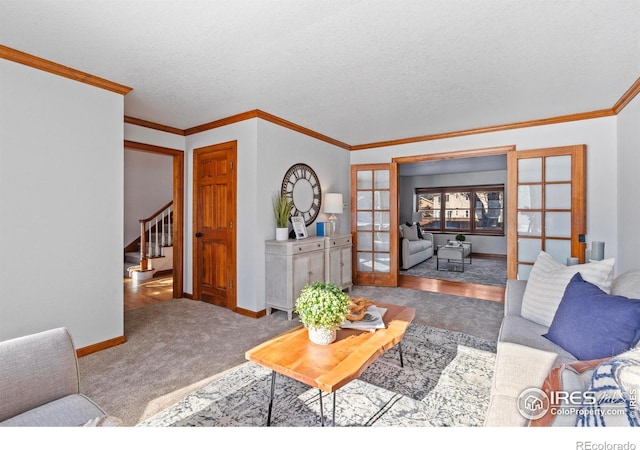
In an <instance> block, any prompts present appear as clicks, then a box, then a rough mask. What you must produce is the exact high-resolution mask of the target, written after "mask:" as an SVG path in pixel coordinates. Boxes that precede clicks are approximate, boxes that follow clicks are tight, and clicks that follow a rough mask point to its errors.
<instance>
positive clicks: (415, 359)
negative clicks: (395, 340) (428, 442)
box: [140, 324, 495, 427]
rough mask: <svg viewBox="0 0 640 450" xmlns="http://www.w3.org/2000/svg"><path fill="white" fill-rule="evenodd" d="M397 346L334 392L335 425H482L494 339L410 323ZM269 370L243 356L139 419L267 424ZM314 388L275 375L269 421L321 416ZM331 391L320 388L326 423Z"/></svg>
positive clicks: (302, 421) (298, 422)
mask: <svg viewBox="0 0 640 450" xmlns="http://www.w3.org/2000/svg"><path fill="white" fill-rule="evenodd" d="M402 349H403V356H404V363H405V364H404V367H401V366H400V363H399V355H398V351H397V347H396V348H394V349H392V350H391V351H389V352H387V353H385V354H384V355H382V356H381V357H380V358H379V359H378V360H377V361H375V362H374V363H373V364H372V365H371V366H370V367H369V368H368V369H367V370H366V371H365V372H364V373H363V374H362V375H361V376H360V378H359V379H357V380H354V381H352V382H351V383H349V384H348V385H346V386H344V387H343V388H341V389H340V390H338V391H337V393H336V411H335V416H336V425H338V426H394V427H397V426H411V427H415V426H481V425H482V424H483V421H484V414H485V411H486V408H487V406H488V402H489V391H490V387H491V376H492V374H493V364H494V361H495V358H494V354H493V353H494V352H495V342H494V341H489V340H486V339H481V338H477V337H474V336H470V335H467V334H464V333H459V332H452V331H447V330H441V329H437V328H432V327H428V326H426V325H418V324H411V325H410V327H409V329H408V330H407V332H406V334H405V337H404V339H403V340H402ZM270 380H271V371H270V370H268V369H265V368H263V367H261V366H259V365H257V364H254V363H251V362H247V363H244V364H242V365H240V366H239V367H237V368H236V369H234V370H232V371H230V372H229V373H227V374H225V375H224V376H222V377H221V378H219V379H217V380H215V381H213V382H212V383H210V384H209V385H207V386H206V387H204V388H202V389H200V390H198V391H196V392H194V393H192V394H190V395H189V396H187V397H186V398H184V399H182V400H181V401H179V402H178V403H177V404H176V405H174V406H172V407H170V408H168V409H166V410H165V411H162V412H160V413H159V414H157V415H155V416H153V417H151V418H149V419H148V420H146V421H144V422H142V423H141V424H140V426H163V427H164V426H264V425H265V420H266V417H267V409H268V402H269V393H270ZM318 395H319V391H318V389H315V388H310V387H309V386H306V385H305V384H303V383H300V382H298V381H295V380H293V379H291V378H288V377H286V376H281V375H278V376H277V378H276V396H275V399H274V408H273V416H272V422H271V425H272V426H284V427H292V426H298V427H300V426H318V425H320V424H321V414H320V404H319V400H318V398H319V397H318ZM331 400H332V396H331V394H324V395H323V403H324V405H325V408H324V413H323V414H324V416H325V420H327V422H328V424H329V423H330V422H331V419H330V418H331V414H332V413H333V404H332V401H331Z"/></svg>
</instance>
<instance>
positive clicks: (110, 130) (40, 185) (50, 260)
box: [0, 59, 124, 347]
mask: <svg viewBox="0 0 640 450" xmlns="http://www.w3.org/2000/svg"><path fill="white" fill-rule="evenodd" d="M0 88H1V89H2V93H1V97H2V101H1V102H0V211H2V220H0V263H1V267H0V286H2V296H1V297H0V340H2V339H8V338H12V337H17V336H21V335H25V334H29V333H34V332H38V331H43V330H46V329H49V328H53V327H60V326H64V327H67V328H68V329H69V330H70V332H71V334H72V336H73V338H74V341H75V344H76V346H77V347H86V346H88V345H92V344H95V343H99V342H103V341H107V340H109V339H113V338H116V337H120V336H123V334H124V323H123V322H124V321H123V291H122V237H123V233H122V220H123V186H124V176H123V150H122V141H123V124H122V117H123V114H124V97H123V96H122V95H120V94H115V93H113V92H109V91H106V90H103V89H99V88H96V87H92V86H89V85H87V84H83V83H79V82H76V81H72V80H69V79H67V78H62V77H59V76H56V75H52V74H49V73H47V72H43V71H39V70H36V69H33V68H30V67H27V66H24V65H20V64H16V63H13V62H11V61H7V60H4V59H0Z"/></svg>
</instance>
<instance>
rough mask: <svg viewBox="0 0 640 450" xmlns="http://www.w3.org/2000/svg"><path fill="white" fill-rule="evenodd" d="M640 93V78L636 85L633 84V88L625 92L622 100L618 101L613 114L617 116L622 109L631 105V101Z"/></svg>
mask: <svg viewBox="0 0 640 450" xmlns="http://www.w3.org/2000/svg"><path fill="white" fill-rule="evenodd" d="M639 93H640V78H638V79H637V80H636V82H635V83H633V84H632V85H631V87H630V88H629V89H627V92H625V93H624V94H623V95H622V97H620V100H618V101H617V102H616V104H615V105H613V108H612V109H613V112H614V113H615V114H618V113H619V112H620V111H622V109H623V108H624V107H625V106H627V105H628V104H629V102H631V100H633V99H634V97H635V96H636V95H638V94H639Z"/></svg>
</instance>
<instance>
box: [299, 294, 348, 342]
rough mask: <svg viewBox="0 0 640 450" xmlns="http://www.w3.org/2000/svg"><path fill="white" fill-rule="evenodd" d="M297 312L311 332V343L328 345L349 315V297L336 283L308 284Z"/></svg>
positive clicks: (300, 298) (300, 297)
mask: <svg viewBox="0 0 640 450" xmlns="http://www.w3.org/2000/svg"><path fill="white" fill-rule="evenodd" d="M295 312H296V313H298V314H299V316H300V321H301V322H302V325H304V327H305V328H306V329H307V330H308V332H309V339H310V340H311V342H314V343H316V344H321V345H327V344H330V343H332V342H333V341H335V339H336V330H337V329H338V328H340V326H341V325H342V324H343V323H344V318H345V317H346V316H347V314H349V296H348V295H347V294H345V293H344V292H343V291H342V288H341V287H340V286H338V285H337V284H334V283H321V282H315V283H313V284H308V285H306V286H305V288H304V289H303V290H302V292H300V296H299V297H298V298H297V299H296V309H295Z"/></svg>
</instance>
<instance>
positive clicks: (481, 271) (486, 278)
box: [399, 255, 507, 286]
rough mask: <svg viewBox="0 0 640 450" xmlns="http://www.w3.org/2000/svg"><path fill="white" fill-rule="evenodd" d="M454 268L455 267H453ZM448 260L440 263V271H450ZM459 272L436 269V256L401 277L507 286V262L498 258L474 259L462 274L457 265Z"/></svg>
mask: <svg viewBox="0 0 640 450" xmlns="http://www.w3.org/2000/svg"><path fill="white" fill-rule="evenodd" d="M452 266H453V265H452ZM449 267H450V266H449V265H448V263H447V261H446V260H441V261H440V269H449ZM455 269H456V270H457V271H449V270H438V269H436V256H435V255H434V256H432V257H431V258H429V259H427V260H426V261H423V262H421V263H420V264H416V265H415V266H413V267H411V268H409V269H407V270H401V271H400V272H399V273H400V275H410V276H414V277H424V278H435V279H437V280H450V281H460V282H464V283H474V284H484V285H489V286H505V285H506V284H507V261H506V259H497V258H479V257H478V258H472V260H471V264H465V265H464V272H460V264H459V263H458V264H457V265H455Z"/></svg>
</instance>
